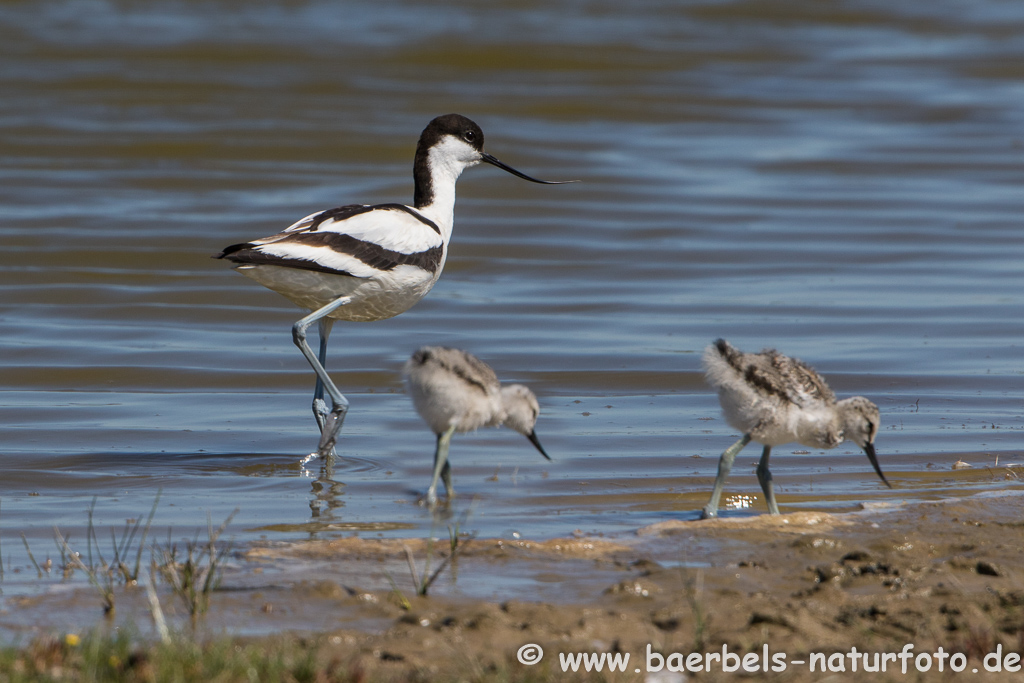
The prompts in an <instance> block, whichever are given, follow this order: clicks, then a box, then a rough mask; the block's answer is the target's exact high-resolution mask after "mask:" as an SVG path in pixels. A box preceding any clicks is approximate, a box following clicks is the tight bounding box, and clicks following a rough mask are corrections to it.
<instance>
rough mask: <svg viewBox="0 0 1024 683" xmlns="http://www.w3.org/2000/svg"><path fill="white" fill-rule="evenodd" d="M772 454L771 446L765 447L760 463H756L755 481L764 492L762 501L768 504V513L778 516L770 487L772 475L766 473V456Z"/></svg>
mask: <svg viewBox="0 0 1024 683" xmlns="http://www.w3.org/2000/svg"><path fill="white" fill-rule="evenodd" d="M771 453H772V447H771V446H765V447H764V450H763V451H761V461H760V462H758V463H757V481H758V482H759V483H760V484H761V490H762V491H764V499H765V501H766V502H767V503H768V512H770V513H771V514H773V515H777V514H779V506H778V505H776V503H775V487H774V486H773V485H772V473H771V472H769V471H768V456H769V455H771Z"/></svg>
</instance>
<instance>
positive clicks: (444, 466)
mask: <svg viewBox="0 0 1024 683" xmlns="http://www.w3.org/2000/svg"><path fill="white" fill-rule="evenodd" d="M454 433H455V425H452V426H451V427H449V428H448V429H446V430H445V431H444V432H443V433H441V434H438V435H437V450H435V451H434V478H433V479H431V480H430V488H428V489H427V505H428V506H429V507H430V509H434V508H435V507H437V480H438V479H440V478H441V472H442V471H445V472H446V476H445V482H444V485H445V488H446V489H447V490H448V493H449V495H450V494H451V476H452V475H451V467H450V466H449V465H448V446H449V445H450V444H451V441H452V434H454Z"/></svg>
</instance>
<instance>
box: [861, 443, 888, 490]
mask: <svg viewBox="0 0 1024 683" xmlns="http://www.w3.org/2000/svg"><path fill="white" fill-rule="evenodd" d="M864 452H865V453H867V454H868V460H870V461H871V465H872V467H874V468H875V472H878V476H879V477H881V479H882V481H883V482H885V485H886V486H888V487H889V488H892V484H890V483H889V481H888V480H887V479H886V478H885V475H884V474H882V468H881V467H879V466H878V458H876V457H875V444H873V443H869V444H868V445H867V446H865V447H864Z"/></svg>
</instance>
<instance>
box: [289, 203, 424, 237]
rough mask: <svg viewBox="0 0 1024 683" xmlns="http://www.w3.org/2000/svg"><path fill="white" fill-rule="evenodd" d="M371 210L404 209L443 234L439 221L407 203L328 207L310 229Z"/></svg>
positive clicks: (316, 217)
mask: <svg viewBox="0 0 1024 683" xmlns="http://www.w3.org/2000/svg"><path fill="white" fill-rule="evenodd" d="M370 211H404V212H406V213H407V214H409V215H410V216H412V217H413V218H415V219H416V220H418V221H419V222H420V223H423V224H424V225H426V226H427V227H429V228H430V229H431V230H433V231H434V232H436V233H437V234H438V235H440V234H441V228H439V227H437V223H435V222H434V221H432V220H430V219H429V218H427V217H426V216H424V215H422V214H421V213H419V212H418V211H414V210H412V209H410V208H409V207H408V206H406V205H405V204H348V205H347V206H339V207H338V208H336V209H328V210H327V211H322V212H321V213H318V214H317V215H316V216H314V217H313V222H312V223H311V224H310V226H309V230H310V231H315V230H316V229H317V228H319V227H320V225H321V224H323V223H326V222H327V221H329V220H334V221H343V220H346V219H349V218H352V216H358V215H359V214H361V213H369V212H370Z"/></svg>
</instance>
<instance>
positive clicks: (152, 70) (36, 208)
mask: <svg viewBox="0 0 1024 683" xmlns="http://www.w3.org/2000/svg"><path fill="white" fill-rule="evenodd" d="M0 39H2V43H3V46H4V47H3V57H2V59H0V89H2V91H3V93H4V95H3V97H2V98H0V245H2V251H0V462H2V467H3V471H4V476H3V484H2V486H0V548H2V551H3V558H4V560H5V561H6V563H5V566H6V567H7V568H8V569H9V570H10V569H12V568H14V569H17V568H18V567H27V566H28V562H29V560H28V558H27V553H25V552H24V545H23V544H22V543H21V542H20V539H19V538H18V535H19V534H21V533H24V534H25V536H26V538H27V540H28V542H29V544H30V545H31V547H32V548H33V549H34V550H35V554H36V555H39V556H40V557H39V558H37V559H40V560H41V559H42V557H44V556H47V555H50V556H52V555H54V554H55V551H54V550H53V548H54V546H53V543H52V541H51V540H50V539H51V538H52V529H53V527H54V526H57V527H59V528H60V529H61V530H62V531H65V532H67V533H70V534H71V535H72V538H73V539H74V538H76V537H77V538H78V539H79V540H82V539H84V534H85V531H84V528H85V525H86V521H87V510H88V509H89V506H90V503H91V501H92V500H93V498H94V497H95V499H96V503H95V519H96V521H97V524H98V525H101V526H106V525H109V526H114V527H117V528H120V526H121V525H122V524H123V523H124V520H125V519H126V518H135V517H138V516H140V515H145V514H146V513H147V512H148V510H149V509H150V507H151V506H152V504H153V501H154V498H155V496H156V494H157V491H162V494H161V499H160V505H159V509H158V512H157V517H156V521H157V525H158V526H159V527H160V528H161V533H164V530H165V529H166V528H167V527H172V528H173V530H174V531H175V532H180V533H181V534H182V535H190V534H192V533H193V531H194V530H195V529H196V528H199V527H205V525H206V520H207V515H210V516H211V517H212V518H213V519H214V521H215V522H217V521H219V520H222V519H224V518H225V517H227V515H228V514H229V513H230V512H231V511H232V510H234V509H235V508H238V510H239V512H238V514H237V516H236V517H235V519H234V521H233V523H232V525H231V527H230V529H229V532H228V533H229V534H230V535H232V536H233V538H234V539H235V542H236V543H239V544H244V543H246V542H250V541H255V540H259V539H266V540H271V541H273V540H290V539H298V538H308V537H319V538H330V537H332V536H336V535H340V534H351V533H353V532H356V533H360V534H364V535H376V534H386V535H388V534H404V535H417V536H422V535H426V534H428V533H430V532H431V530H432V529H434V530H435V531H436V529H437V528H438V527H439V525H440V526H441V528H442V529H443V525H445V524H447V523H450V522H451V519H452V518H449V519H442V520H441V521H440V522H438V521H435V520H434V519H433V518H432V517H431V515H430V514H429V513H428V512H427V511H426V510H425V509H424V508H423V507H421V506H419V505H418V504H417V498H418V497H419V495H421V494H422V492H423V491H424V490H425V488H426V486H427V484H428V483H429V478H430V468H431V454H432V452H433V446H434V437H433V435H432V434H431V433H430V432H429V430H428V429H427V428H426V426H425V425H424V424H423V423H422V422H421V421H420V420H419V418H418V417H417V416H416V414H415V413H414V411H413V409H412V406H411V402H410V401H409V399H408V397H407V396H406V395H405V393H404V390H403V388H402V385H401V381H400V378H399V371H400V368H401V366H402V364H403V363H404V361H405V359H406V358H408V356H409V355H410V354H411V353H412V351H413V350H415V349H416V348H417V347H418V346H420V345H424V344H445V345H451V346H459V347H463V348H466V349H468V350H471V351H472V352H474V353H475V354H477V355H478V356H480V357H481V358H483V359H484V360H486V361H488V362H489V363H490V364H491V365H493V366H494V368H495V369H496V370H497V372H498V374H499V376H501V377H502V378H503V379H505V380H512V381H522V382H525V383H527V384H529V385H530V386H531V387H532V388H533V389H534V390H535V391H536V392H537V394H538V395H539V397H540V402H541V405H542V416H541V419H540V422H539V423H538V425H537V433H538V435H539V436H540V438H541V440H542V442H543V443H544V445H545V447H546V448H547V449H548V452H549V453H551V455H552V456H553V457H554V458H555V462H553V463H548V462H547V461H544V460H542V459H541V458H540V456H539V455H538V454H537V453H536V452H535V451H534V450H533V449H532V447H531V446H530V444H529V443H527V442H526V441H525V440H524V439H522V438H521V437H520V436H518V435H517V434H515V433H512V432H510V431H508V430H488V431H485V432H480V433H476V434H471V435H465V436H457V437H456V438H455V440H454V443H453V446H452V451H451V459H452V463H453V467H454V470H453V471H454V478H455V486H456V488H457V490H458V491H459V494H460V499H458V500H457V502H456V506H455V513H456V514H461V513H464V512H466V511H469V512H468V515H469V516H468V519H467V520H466V521H465V522H464V528H469V529H472V530H474V531H476V532H477V533H480V534H481V535H512V534H515V533H519V534H522V535H526V536H532V537H555V536H561V535H565V534H570V533H572V532H573V531H574V530H577V529H579V530H582V531H583V532H586V533H598V534H601V533H616V532H623V531H626V530H629V529H634V528H636V527H639V526H641V525H644V524H648V523H651V522H655V521H659V520H664V519H670V518H678V519H689V518H694V517H696V515H697V513H698V510H699V508H700V507H701V506H702V505H703V504H704V502H705V501H706V497H707V495H708V492H709V490H710V486H711V482H712V479H713V477H714V474H715V471H716V465H717V459H718V455H719V454H720V453H721V451H722V450H723V449H724V448H726V447H727V446H728V445H730V444H731V443H732V442H733V441H734V440H735V439H736V438H737V434H736V433H735V432H734V431H733V430H732V429H731V428H730V427H729V426H728V425H727V424H725V422H724V421H723V420H722V419H721V415H720V413H719V409H718V402H717V399H716V397H715V395H714V394H713V393H712V392H711V391H710V390H709V389H708V388H707V387H706V386H705V385H704V383H703V379H702V374H701V370H700V353H701V351H702V349H703V348H704V347H705V346H706V345H707V344H708V343H710V342H711V341H712V340H713V339H715V338H716V337H725V338H728V339H729V340H730V341H732V342H733V343H734V344H736V345H737V346H739V347H741V348H745V349H749V350H756V349H760V348H762V347H765V346H775V347H777V348H779V349H780V350H782V351H783V352H785V353H788V354H790V355H794V356H797V357H800V358H802V359H804V360H806V361H807V362H809V363H811V364H812V365H814V366H815V367H816V368H817V369H818V370H820V371H821V372H822V373H823V374H824V375H825V376H826V377H827V378H828V379H829V380H830V381H831V383H832V385H833V387H834V388H835V389H836V391H837V393H839V394H840V395H850V394H853V393H857V394H863V395H866V396H868V397H870V398H871V399H872V400H874V401H875V402H876V403H878V404H879V406H880V408H881V411H882V429H881V431H880V433H879V436H878V439H877V447H878V451H879V454H880V456H879V457H880V461H881V464H882V467H883V469H884V470H885V471H886V473H887V475H888V477H889V479H890V481H891V482H892V483H893V484H894V489H893V490H892V491H890V490H887V489H885V488H884V487H883V486H882V485H881V484H880V482H879V481H878V480H877V478H876V477H875V475H874V474H873V472H872V471H871V469H870V465H869V464H868V461H867V459H866V458H865V457H864V455H863V453H861V451H860V450H859V449H857V448H856V447H855V446H853V445H852V444H844V445H843V446H841V447H840V448H838V449H836V450H835V451H831V452H824V451H814V450H809V449H806V448H803V447H800V446H790V447H780V448H777V449H775V451H774V456H773V472H774V474H775V484H776V490H777V492H778V495H779V502H780V505H781V506H782V508H783V510H784V511H785V510H787V509H788V510H794V509H802V508H803V509H806V508H836V509H846V508H851V507H854V506H856V505H857V504H859V503H861V502H864V501H885V500H890V501H902V500H920V499H929V498H936V497H945V496H959V495H965V494H970V493H976V492H978V491H979V490H984V489H995V488H1002V487H1007V486H1014V485H1017V484H1018V481H1017V476H1016V473H1015V471H1014V470H1013V469H1007V468H1006V467H1005V465H1007V464H1013V463H1015V462H1018V461H1020V460H1024V458H1021V457H1020V454H1021V448H1022V432H1021V429H1022V425H1024V418H1022V414H1024V377H1022V370H1024V368H1022V364H1021V355H1022V354H1021V350H1022V349H1021V343H1022V339H1024V290H1022V284H1024V278H1022V268H1024V266H1022V264H1024V233H1022V230H1021V217H1022V216H1024V189H1022V188H1024V113H1022V112H1024V109H1022V107H1021V103H1022V102H1024V68H1022V67H1021V64H1024V61H1022V58H1024V5H1021V4H1019V3H1014V2H1006V1H1004V0H979V1H977V2H972V3H958V2H956V3H955V2H942V1H939V2H929V3H896V4H895V5H894V4H893V3H882V2H872V1H870V0H850V1H847V2H835V3H824V4H823V3H818V2H814V1H813V0H806V1H804V2H799V1H798V2H786V1H783V0H768V1H766V2H744V1H735V2H734V1H729V0H707V1H703V2H687V3H679V2H655V1H650V2H642V3H641V4H640V5H637V3H629V4H623V3H618V2H600V1H599V2H566V3H536V2H527V3H522V2H491V3H471V2H458V1H456V2H444V3H438V2H416V1H413V0H404V1H402V2H397V3H390V4H388V5H387V6H386V7H382V6H381V5H380V4H379V3H358V2H356V3H345V5H344V7H343V8H340V7H339V6H338V5H337V3H333V2H326V1H316V0H313V1H309V2H301V1H294V2H293V1H285V0H281V1H278V2H263V3H243V2H235V1H230V0H224V1H221V2H214V1H210V2H183V1H182V2H175V1H167V2H155V3H134V2H127V1H124V2H102V1H100V0H96V1H86V0H81V1H77V2H70V3H65V2H56V1H49V0H33V1H31V2H29V1H25V2H7V3H4V4H3V5H2V7H0ZM450 111H457V112H460V113H462V114H465V115H467V116H469V117H471V118H472V119H474V120H475V121H477V122H478V123H479V124H480V125H481V127H482V128H483V129H484V131H485V132H486V134H487V145H486V147H487V149H488V151H490V152H491V153H493V154H494V155H496V156H497V157H499V158H500V159H502V160H504V161H506V162H507V163H510V164H512V165H513V166H515V167H517V168H519V169H522V170H524V171H526V172H528V173H531V174H534V175H537V176H540V177H545V178H579V179H580V180H582V181H583V182H581V183H580V184H577V185H567V186H557V187H544V186H537V185H531V184H528V183H524V182H522V181H520V180H517V179H515V178H513V177H512V176H509V175H505V174H503V173H501V172H499V171H498V170H496V169H494V168H493V167H489V166H485V167H481V168H474V169H470V170H469V171H468V172H467V173H466V174H465V175H464V176H463V178H462V180H461V181H460V183H459V200H458V203H457V207H456V227H455V235H454V238H453V240H452V244H451V252H450V257H449V260H448V265H447V267H446V269H445V272H444V275H443V276H442V278H441V280H440V282H439V283H438V284H437V286H436V287H435V289H434V290H433V291H432V292H431V294H430V295H429V296H428V297H427V298H426V299H425V300H423V301H422V302H421V303H420V304H418V305H417V306H416V307H414V308H413V309H412V310H410V311H409V312H407V313H405V314H403V315H401V316H399V317H398V318H395V319H392V320H388V321H383V322H378V323H363V324H357V323H348V324H346V323H341V324H338V325H336V326H335V329H334V334H333V335H332V339H331V349H330V361H329V364H328V367H329V369H330V370H331V372H332V374H333V376H334V377H335V380H336V382H337V383H338V385H339V386H340V388H341V389H342V391H343V392H345V393H346V395H347V396H348V398H349V399H350V401H351V405H352V408H351V411H350V413H349V416H348V418H347V420H346V423H345V429H344V431H343V435H342V439H341V442H340V446H339V448H340V452H341V458H340V459H339V461H338V463H337V465H336V467H335V468H334V470H333V472H325V471H322V470H321V468H320V466H319V465H318V464H311V465H309V466H308V469H303V468H301V467H300V466H299V460H300V458H302V457H303V456H304V455H306V454H307V453H308V452H309V451H310V450H312V449H313V448H314V447H315V445H316V436H317V434H316V428H315V424H314V422H313V419H312V416H311V414H310V412H309V404H310V399H311V394H312V385H313V375H312V373H311V371H310V369H309V367H308V366H307V365H306V363H305V362H304V360H303V359H302V357H301V356H300V355H299V353H298V352H297V350H296V349H295V348H294V346H293V345H292V342H291V334H290V325H291V324H292V323H293V322H294V321H295V320H296V319H297V318H298V317H299V316H300V311H299V310H298V309H295V308H293V307H292V305H291V304H290V303H289V302H288V301H287V300H285V299H283V298H281V297H280V296H278V295H276V294H274V293H272V292H270V291H267V290H264V289H262V288H261V287H259V286H258V285H256V284H255V283H253V282H251V281H250V280H248V279H246V278H244V277H241V276H239V275H238V274H237V273H234V272H233V271H232V270H231V269H230V268H229V267H228V266H227V265H226V264H225V263H224V262H222V261H216V260H211V259H210V255H211V254H214V253H216V252H218V251H219V250H220V249H221V248H223V247H224V246H226V245H228V244H233V243H236V242H240V241H244V240H247V239H251V238H255V237H261V236H264V235H269V234H272V233H275V232H277V231H278V230H280V229H281V228H283V227H284V226H286V225H288V224H290V223H291V222H293V221H294V220H296V219H298V218H300V217H302V216H304V215H306V214H309V213H311V212H312V211H315V210H318V209H325V208H330V207H333V206H339V205H342V204H348V203H353V202H361V203H376V202H391V201H401V202H404V203H408V202H411V199H412V176H411V165H412V154H413V150H414V148H415V143H416V139H417V137H418V135H419V133H420V131H421V130H422V128H423V127H424V126H425V125H426V123H427V122H428V121H429V120H430V119H431V118H432V117H433V116H435V115H438V114H442V113H447V112H450ZM758 455H759V452H758V449H757V448H756V447H755V446H750V447H748V449H747V450H746V451H744V452H743V453H742V454H741V455H740V457H739V458H738V460H737V465H736V467H735V469H734V472H733V476H732V477H731V479H730V480H729V483H728V485H727V489H726V496H736V495H742V494H748V495H750V496H755V497H756V501H755V503H754V508H753V511H755V512H761V511H763V510H764V506H763V502H762V501H761V500H760V496H759V493H760V492H759V489H758V486H757V483H756V479H755V477H754V473H753V465H754V464H755V462H756V459H757V457H758ZM957 460H963V461H965V462H967V463H969V464H971V465H973V466H974V467H973V468H972V469H965V470H953V469H951V466H952V464H953V463H954V462H956V461H957ZM453 518H454V517H453ZM29 573H30V574H31V576H32V577H33V578H34V576H35V573H34V570H33V571H31V572H29V571H27V570H26V572H25V575H26V576H27V575H28V574H29ZM12 583H13V587H12ZM6 586H7V591H8V593H10V592H11V591H13V590H14V587H16V586H17V579H12V574H10V573H9V574H7V578H6ZM15 592H16V591H15Z"/></svg>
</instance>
